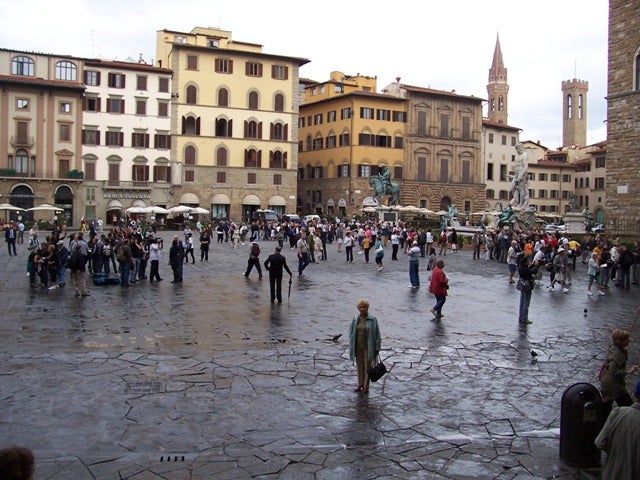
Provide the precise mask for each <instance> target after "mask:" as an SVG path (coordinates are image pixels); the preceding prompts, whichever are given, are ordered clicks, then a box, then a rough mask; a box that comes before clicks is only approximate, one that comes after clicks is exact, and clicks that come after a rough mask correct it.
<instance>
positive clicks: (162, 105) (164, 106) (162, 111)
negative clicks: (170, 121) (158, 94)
mask: <svg viewBox="0 0 640 480" xmlns="http://www.w3.org/2000/svg"><path fill="white" fill-rule="evenodd" d="M158 116H159V117H168V116H169V102H158Z"/></svg>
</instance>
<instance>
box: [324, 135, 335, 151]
mask: <svg viewBox="0 0 640 480" xmlns="http://www.w3.org/2000/svg"><path fill="white" fill-rule="evenodd" d="M326 145H327V148H336V136H335V135H329V136H328V137H327V142H326Z"/></svg>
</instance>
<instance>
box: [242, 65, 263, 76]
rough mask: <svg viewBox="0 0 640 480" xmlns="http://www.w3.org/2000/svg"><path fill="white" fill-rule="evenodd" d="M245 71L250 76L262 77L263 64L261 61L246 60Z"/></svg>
mask: <svg viewBox="0 0 640 480" xmlns="http://www.w3.org/2000/svg"><path fill="white" fill-rule="evenodd" d="M244 68H245V70H244V73H245V74H246V75H247V76H248V77H261V76H262V64H261V63H259V62H245V64H244Z"/></svg>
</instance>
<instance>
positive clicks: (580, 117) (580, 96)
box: [578, 94, 583, 119]
mask: <svg viewBox="0 0 640 480" xmlns="http://www.w3.org/2000/svg"><path fill="white" fill-rule="evenodd" d="M582 115H583V111H582V94H580V95H578V118H579V119H582Z"/></svg>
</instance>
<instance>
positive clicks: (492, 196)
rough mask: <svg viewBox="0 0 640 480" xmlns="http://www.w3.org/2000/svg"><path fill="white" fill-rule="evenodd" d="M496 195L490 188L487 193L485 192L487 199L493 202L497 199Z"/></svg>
mask: <svg viewBox="0 0 640 480" xmlns="http://www.w3.org/2000/svg"><path fill="white" fill-rule="evenodd" d="M495 195H496V193H495V192H494V191H493V190H491V189H490V188H489V189H487V191H486V192H485V198H486V199H487V200H492V199H493V198H494V197H495Z"/></svg>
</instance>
